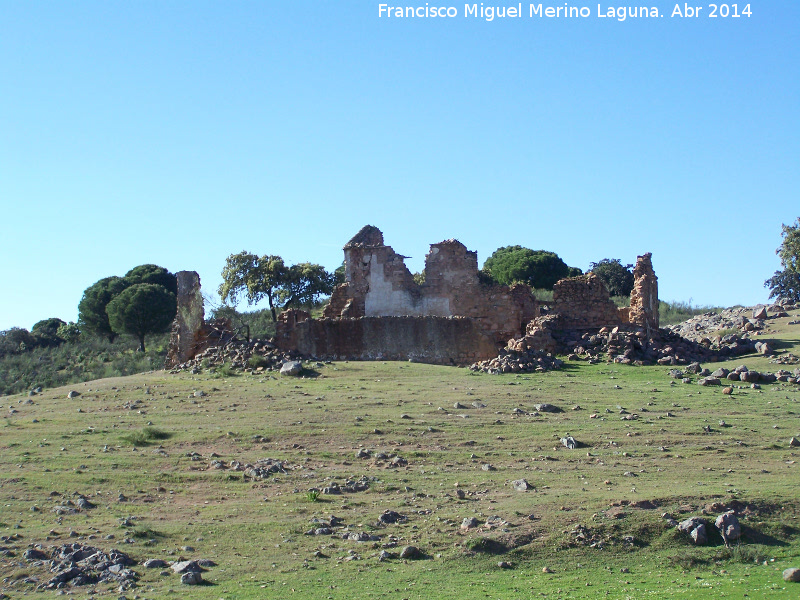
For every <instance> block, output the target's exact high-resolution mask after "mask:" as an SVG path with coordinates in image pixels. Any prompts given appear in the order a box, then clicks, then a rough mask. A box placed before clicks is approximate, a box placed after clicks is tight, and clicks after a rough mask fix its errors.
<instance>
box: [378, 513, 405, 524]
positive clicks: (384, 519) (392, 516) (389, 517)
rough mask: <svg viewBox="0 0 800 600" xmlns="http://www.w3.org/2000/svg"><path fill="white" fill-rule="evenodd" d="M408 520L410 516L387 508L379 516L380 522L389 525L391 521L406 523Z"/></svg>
mask: <svg viewBox="0 0 800 600" xmlns="http://www.w3.org/2000/svg"><path fill="white" fill-rule="evenodd" d="M406 521H408V517H406V516H405V515H401V514H400V513H399V512H395V511H393V510H386V511H384V512H383V514H382V515H381V516H380V517H378V522H379V523H381V524H383V525H388V524H391V523H405V522H406Z"/></svg>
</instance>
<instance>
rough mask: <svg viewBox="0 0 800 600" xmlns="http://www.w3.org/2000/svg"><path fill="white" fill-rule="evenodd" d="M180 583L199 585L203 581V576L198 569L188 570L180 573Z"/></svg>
mask: <svg viewBox="0 0 800 600" xmlns="http://www.w3.org/2000/svg"><path fill="white" fill-rule="evenodd" d="M181 583H182V584H183V585H200V584H201V583H203V576H202V575H200V572H199V571H188V572H186V573H184V574H183V575H181Z"/></svg>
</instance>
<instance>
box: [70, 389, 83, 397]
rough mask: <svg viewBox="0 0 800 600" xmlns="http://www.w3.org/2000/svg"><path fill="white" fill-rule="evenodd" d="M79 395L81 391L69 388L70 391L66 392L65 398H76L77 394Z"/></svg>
mask: <svg viewBox="0 0 800 600" xmlns="http://www.w3.org/2000/svg"><path fill="white" fill-rule="evenodd" d="M80 395H81V393H80V392H76V391H75V390H70V391H69V392H68V393H67V398H77V397H78V396H80Z"/></svg>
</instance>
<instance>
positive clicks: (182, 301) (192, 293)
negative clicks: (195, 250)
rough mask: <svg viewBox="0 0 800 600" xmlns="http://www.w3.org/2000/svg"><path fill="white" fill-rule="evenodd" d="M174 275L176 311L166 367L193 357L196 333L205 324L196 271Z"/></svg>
mask: <svg viewBox="0 0 800 600" xmlns="http://www.w3.org/2000/svg"><path fill="white" fill-rule="evenodd" d="M175 276H176V277H177V278H178V312H177V313H176V314H175V320H174V321H173V323H172V336H171V337H170V341H169V350H168V352H167V362H166V364H167V367H174V366H175V365H179V364H181V363H184V362H186V361H187V360H189V359H191V358H194V355H195V354H196V353H197V345H196V344H197V334H198V333H199V332H200V330H201V329H202V328H203V325H204V324H205V320H204V319H205V309H204V306H203V295H202V294H201V293H200V275H198V274H197V272H196V271H179V272H178V273H176V274H175Z"/></svg>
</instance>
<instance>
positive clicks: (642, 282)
mask: <svg viewBox="0 0 800 600" xmlns="http://www.w3.org/2000/svg"><path fill="white" fill-rule="evenodd" d="M652 256H653V255H652V254H651V253H650V252H648V253H647V254H643V255H642V256H639V257H637V258H636V266H635V267H634V268H633V291H632V292H631V307H630V315H629V320H630V322H631V323H632V324H634V325H638V326H639V327H643V328H644V329H645V332H646V333H647V336H648V337H652V336H653V335H654V334H655V333H656V332H658V322H659V321H658V277H656V273H655V271H654V270H653V262H652V260H651V259H652Z"/></svg>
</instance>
